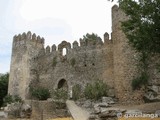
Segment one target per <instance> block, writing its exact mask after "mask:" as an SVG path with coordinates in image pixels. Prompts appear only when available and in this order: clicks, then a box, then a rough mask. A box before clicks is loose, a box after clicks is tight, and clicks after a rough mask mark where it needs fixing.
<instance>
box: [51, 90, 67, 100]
mask: <svg viewBox="0 0 160 120" xmlns="http://www.w3.org/2000/svg"><path fill="white" fill-rule="evenodd" d="M53 98H54V99H56V100H66V99H67V98H68V92H67V91H66V90H63V89H56V90H54V92H53Z"/></svg>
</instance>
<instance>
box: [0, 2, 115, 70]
mask: <svg viewBox="0 0 160 120" xmlns="http://www.w3.org/2000/svg"><path fill="white" fill-rule="evenodd" d="M111 5H113V3H111V2H108V0H7V1H2V2H1V4H0V14H1V16H0V73H1V72H7V70H9V66H10V56H11V46H12V38H13V36H14V35H15V34H19V33H23V32H27V31H28V30H30V31H31V32H35V33H36V34H37V35H40V36H42V37H44V38H45V41H46V45H52V44H56V45H57V44H59V43H60V42H61V41H62V40H66V41H69V42H73V41H74V40H78V39H79V38H80V37H82V36H83V35H84V34H86V33H92V32H94V33H97V34H98V35H100V36H101V37H102V38H103V34H104V33H105V32H109V33H110V32H111ZM2 11H3V12H2Z"/></svg>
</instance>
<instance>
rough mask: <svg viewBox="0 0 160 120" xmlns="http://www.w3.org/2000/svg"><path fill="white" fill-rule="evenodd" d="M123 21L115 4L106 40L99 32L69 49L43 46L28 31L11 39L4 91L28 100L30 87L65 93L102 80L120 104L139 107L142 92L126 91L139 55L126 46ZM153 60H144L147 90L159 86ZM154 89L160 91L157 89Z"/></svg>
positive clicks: (62, 45) (66, 45)
mask: <svg viewBox="0 0 160 120" xmlns="http://www.w3.org/2000/svg"><path fill="white" fill-rule="evenodd" d="M126 19H127V17H126V15H125V14H124V13H123V12H122V11H121V10H120V9H119V8H118V6H116V5H115V6H113V8H112V34H111V40H109V35H108V33H105V34H104V41H102V40H101V39H97V40H96V42H93V41H84V40H82V39H80V41H79V42H77V41H75V42H74V43H73V44H72V45H71V43H69V42H67V41H62V42H61V43H60V44H59V45H58V46H56V45H53V46H51V47H50V46H47V47H46V48H44V38H41V37H40V36H36V35H35V34H31V32H28V33H27V34H26V33H23V34H22V35H18V36H14V38H13V46H12V57H11V68H10V78H9V89H8V93H9V94H11V95H19V96H20V97H22V99H29V98H30V96H29V86H30V84H34V85H36V86H43V87H46V88H49V90H50V91H51V92H52V91H53V90H54V89H56V88H59V87H62V86H63V85H64V83H66V84H67V87H68V90H70V89H71V88H72V86H73V85H75V84H80V85H81V86H82V88H84V86H85V85H86V84H87V83H89V82H93V81H96V80H103V81H104V82H106V83H107V84H108V85H109V86H110V88H113V89H114V90H115V95H116V97H117V98H119V100H120V101H121V102H125V103H128V104H130V103H133V102H135V103H141V102H142V97H143V94H144V91H143V90H136V91H133V90H132V87H131V82H132V80H133V79H134V78H136V77H137V76H138V75H139V74H138V73H139V71H138V68H137V65H138V56H139V54H138V53H136V52H135V50H134V49H133V48H132V47H130V45H129V44H128V40H127V39H126V37H125V35H124V33H123V32H122V30H121V21H124V20H126ZM64 49H65V50H66V54H64V53H65V52H64ZM158 58H159V56H158V55H155V56H153V57H151V60H150V64H149V70H148V73H149V75H150V81H149V85H150V86H152V85H160V81H159V79H160V73H159V72H158V69H157V64H159V59H158ZM36 86H35V87H36ZM158 89H159V91H160V87H159V88H158ZM112 93H113V92H112ZM113 94H114V93H113Z"/></svg>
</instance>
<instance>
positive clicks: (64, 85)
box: [57, 79, 68, 91]
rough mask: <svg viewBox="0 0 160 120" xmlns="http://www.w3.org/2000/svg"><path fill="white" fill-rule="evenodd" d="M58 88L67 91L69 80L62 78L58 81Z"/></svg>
mask: <svg viewBox="0 0 160 120" xmlns="http://www.w3.org/2000/svg"><path fill="white" fill-rule="evenodd" d="M57 88H58V89H63V90H65V91H68V84H67V81H66V80H65V79H61V80H60V81H59V82H58V85H57Z"/></svg>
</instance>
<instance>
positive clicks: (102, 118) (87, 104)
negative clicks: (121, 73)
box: [76, 97, 160, 120]
mask: <svg viewBox="0 0 160 120" xmlns="http://www.w3.org/2000/svg"><path fill="white" fill-rule="evenodd" d="M76 103H77V105H79V106H81V107H84V108H86V109H87V110H88V111H90V117H89V120H108V119H110V120H117V118H118V117H119V115H120V117H121V116H123V115H124V114H126V113H127V114H128V113H129V114H137V113H138V114H140V113H144V114H155V112H157V114H159V116H160V102H154V103H146V104H141V105H128V106H122V105H119V104H118V103H116V100H114V99H113V98H111V97H103V98H102V100H101V101H96V102H91V101H89V100H86V101H85V100H84V101H83V100H81V101H77V102H76ZM117 115H118V116H117ZM121 119H122V118H121ZM121 119H120V120H121ZM158 119H160V118H158ZM134 120H135V119H134ZM146 120H148V119H146Z"/></svg>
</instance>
